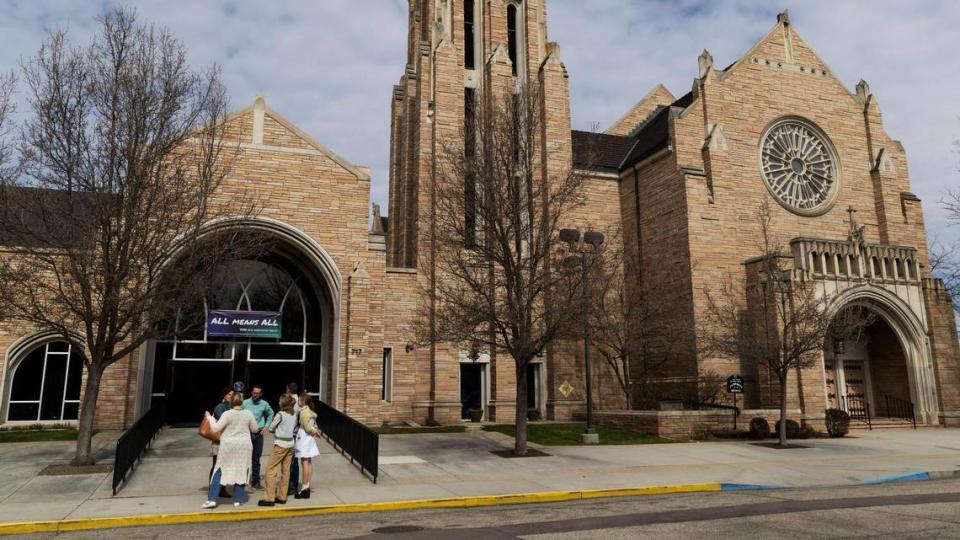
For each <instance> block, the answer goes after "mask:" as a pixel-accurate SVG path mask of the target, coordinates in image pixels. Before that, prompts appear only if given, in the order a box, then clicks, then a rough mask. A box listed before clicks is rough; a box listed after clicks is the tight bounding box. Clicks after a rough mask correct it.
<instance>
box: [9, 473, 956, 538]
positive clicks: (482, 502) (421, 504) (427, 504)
mask: <svg viewBox="0 0 960 540" xmlns="http://www.w3.org/2000/svg"><path fill="white" fill-rule="evenodd" d="M948 478H960V470H955V471H919V472H913V473H907V474H900V475H896V476H886V477H882V478H877V479H874V480H865V481H862V482H860V483H859V484H852V485H872V484H885V483H890V482H906V481H918V480H943V479H948ZM790 487H791V486H784V485H777V484H738V483H727V482H707V483H702V484H677V485H672V486H640V487H627V488H609V489H582V490H572V491H540V492H533V493H510V494H504V495H479V496H466V497H445V498H437V499H413V500H406V501H386V502H375V503H353V504H328V505H321V506H295V507H289V508H276V507H274V508H264V509H255V510H254V509H251V510H227V511H222V512H209V511H207V512H186V513H181V514H143V515H136V516H123V517H99V518H70V519H59V520H47V521H24V522H13V523H0V536H3V535H10V534H35V533H50V532H67V531H90V530H96V529H117V528H123V527H145V526H150V525H177V524H184V523H216V522H227V521H249V520H258V519H279V518H289V517H304V516H316V515H323V514H347V513H362V512H388V511H395V510H414V509H428V508H470V507H478V506H496V505H509V504H532V503H547V502H564V501H577V500H587V499H602V498H610V497H636V496H642V495H665V494H670V493H697V492H720V491H744V490H766V489H787V488H790Z"/></svg>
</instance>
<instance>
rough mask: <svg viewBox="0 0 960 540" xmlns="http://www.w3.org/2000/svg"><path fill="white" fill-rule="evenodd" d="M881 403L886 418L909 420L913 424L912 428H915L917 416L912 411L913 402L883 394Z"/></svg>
mask: <svg viewBox="0 0 960 540" xmlns="http://www.w3.org/2000/svg"><path fill="white" fill-rule="evenodd" d="M883 405H884V412H885V413H886V416H887V418H897V419H900V420H909V421H910V422H911V423H912V424H913V429H917V416H916V414H915V412H914V408H913V403H911V402H910V401H907V400H905V399H900V398H896V397H893V396H887V395H884V396H883Z"/></svg>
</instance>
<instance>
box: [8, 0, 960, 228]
mask: <svg viewBox="0 0 960 540" xmlns="http://www.w3.org/2000/svg"><path fill="white" fill-rule="evenodd" d="M113 3H114V2H102V1H86V0H84V1H80V0H73V1H68V0H0V71H2V70H7V69H11V68H14V67H15V66H16V64H17V62H18V60H19V59H20V58H21V57H23V56H25V55H30V54H32V53H33V52H34V51H35V50H36V49H37V47H39V45H40V43H41V41H42V40H43V38H44V36H45V35H46V33H47V32H49V31H50V30H51V29H52V28H55V27H57V26H60V25H66V24H68V25H69V27H70V28H71V32H72V34H73V36H74V37H75V38H76V39H78V40H85V39H86V37H87V36H89V34H90V32H91V30H92V28H93V27H94V25H95V17H96V15H97V14H98V13H101V12H102V11H103V10H104V9H106V8H107V7H109V6H110V5H112V4H113ZM128 4H130V5H133V6H135V7H136V8H137V9H138V10H139V13H140V15H141V18H143V19H145V20H149V21H152V22H154V23H157V24H159V25H163V26H167V27H168V28H170V29H171V30H172V31H173V32H174V33H176V34H177V35H178V36H179V37H180V38H181V39H182V40H183V41H184V43H185V44H186V46H187V47H188V49H189V51H190V57H191V61H192V62H193V63H195V64H196V65H198V66H199V65H201V64H209V63H212V62H217V63H219V64H221V65H222V67H223V72H224V78H225V80H226V83H227V86H228V88H229V90H230V94H231V98H232V100H233V104H234V106H237V107H239V106H242V105H246V104H248V103H249V102H251V101H252V100H253V98H254V96H255V95H256V94H257V93H258V92H259V93H262V94H264V95H265V96H266V98H267V103H268V104H269V105H270V106H271V107H273V108H274V109H276V110H277V111H279V112H280V113H281V114H283V115H285V116H286V117H287V118H289V119H290V120H292V121H293V122H295V123H296V124H298V125H299V126H300V127H301V128H303V129H304V130H306V131H307V132H308V133H310V134H312V135H313V136H314V137H316V138H317V139H318V140H319V141H321V142H322V143H323V144H325V145H327V146H329V147H330V148H331V149H333V150H334V151H336V152H337V153H339V154H341V155H343V156H344V157H345V158H347V159H349V160H350V161H353V162H354V163H358V164H364V165H369V166H370V167H371V168H372V170H373V198H374V200H375V201H381V202H382V201H384V199H385V198H386V197H385V194H386V190H387V181H388V177H387V167H386V165H387V159H388V142H389V130H388V125H389V101H390V93H391V88H392V85H393V84H395V83H396V81H397V79H398V78H399V76H400V74H401V73H402V70H403V64H404V60H405V58H404V57H405V40H406V35H405V34H406V24H407V19H406V13H407V7H406V6H407V2H406V0H310V1H308V0H302V1H294V0H274V1H270V2H265V1H254V0H243V1H229V0H203V1H198V0H144V1H136V0H131V1H130V2H128ZM783 8H789V9H790V13H791V20H792V22H793V24H794V26H795V28H796V29H797V30H798V31H799V32H800V34H801V35H802V36H804V38H805V39H806V40H807V41H808V42H809V43H810V44H811V45H812V46H813V47H814V48H815V49H816V50H817V51H818V52H819V53H820V55H821V56H822V57H823V58H824V60H825V61H826V62H827V63H828V64H829V66H830V68H831V70H832V71H833V72H834V73H835V74H837V76H839V77H840V78H841V80H842V81H843V82H844V83H845V84H846V85H847V86H848V87H849V88H853V86H854V85H855V84H856V83H857V81H858V80H859V79H861V78H863V79H865V80H867V81H868V82H869V83H870V86H871V88H872V90H873V92H874V94H875V95H876V96H877V97H878V98H879V103H880V106H881V110H882V111H883V113H884V121H885V124H886V128H887V130H888V132H889V133H890V134H891V135H892V136H893V137H894V138H899V139H900V140H902V141H903V143H904V145H905V146H906V149H907V153H908V157H909V159H910V173H911V179H912V184H913V189H914V191H915V192H916V193H917V194H918V195H919V196H920V197H921V198H922V199H923V201H924V207H925V211H926V214H927V220H928V223H929V228H930V229H931V231H930V232H931V233H932V234H934V235H940V236H941V237H942V238H944V239H956V238H958V237H960V234H958V231H960V229H954V228H949V227H946V225H945V222H944V219H943V214H942V212H941V210H940V208H939V205H938V204H937V201H938V200H939V199H940V198H941V197H942V194H943V191H944V190H945V189H946V188H947V187H949V186H952V185H957V184H958V181H960V173H958V172H957V165H958V162H960V156H958V154H957V153H956V152H955V149H954V145H953V141H954V140H955V139H956V138H957V137H958V136H960V90H958V89H960V55H958V54H957V52H956V48H957V45H958V43H957V39H956V35H957V34H956V28H957V24H958V23H960V2H955V1H952V0H940V1H932V0H910V1H903V0H869V1H867V0H859V1H853V0H780V1H769V0H709V1H707V0H699V1H698V0H589V1H584V0H550V1H549V3H548V9H549V14H548V18H549V24H550V27H549V32H550V40H551V41H557V42H559V43H560V45H561V48H562V56H563V59H564V62H565V64H566V66H567V70H568V71H569V73H570V91H571V99H572V111H573V124H574V127H575V128H579V129H591V128H592V127H593V126H599V127H600V128H601V129H604V128H606V127H607V126H608V125H609V124H610V123H611V122H613V121H614V120H616V119H617V118H618V117H619V116H620V114H622V113H623V112H624V111H625V110H627V109H628V108H629V107H630V106H631V105H632V104H633V103H634V102H636V101H637V100H638V99H639V98H640V97H642V96H643V95H644V94H645V93H646V92H647V90H649V89H650V88H651V87H652V86H653V85H654V84H656V83H658V82H662V83H664V84H665V85H666V86H667V88H669V89H670V90H671V91H672V92H673V93H674V94H675V95H678V96H679V95H681V94H683V93H685V92H686V91H687V90H689V88H690V85H691V83H692V80H693V77H694V76H695V75H696V69H697V55H698V54H699V53H700V51H701V50H703V49H704V48H707V49H709V50H710V51H711V52H712V53H713V56H714V58H715V59H716V63H717V65H721V66H723V65H727V64H729V63H730V62H733V61H734V60H736V59H737V58H738V56H739V55H740V54H742V53H744V52H745V51H746V50H747V49H748V48H749V47H750V46H751V45H752V44H753V43H754V42H755V41H756V40H757V39H759V38H760V37H761V36H762V35H764V34H765V33H766V31H767V30H769V28H770V27H771V26H772V25H773V24H774V22H775V18H776V13H777V12H779V11H781V10H782V9H783Z"/></svg>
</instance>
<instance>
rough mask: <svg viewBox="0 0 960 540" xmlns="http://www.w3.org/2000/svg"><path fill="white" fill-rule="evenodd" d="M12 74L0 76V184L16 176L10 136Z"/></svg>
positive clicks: (12, 107) (13, 78)
mask: <svg viewBox="0 0 960 540" xmlns="http://www.w3.org/2000/svg"><path fill="white" fill-rule="evenodd" d="M16 82H17V80H16V77H15V76H14V74H13V73H7V74H0V182H2V181H5V180H8V179H9V178H11V177H13V176H14V175H15V174H16V168H15V164H14V161H15V160H14V155H13V147H12V145H11V141H10V135H11V133H12V132H13V124H12V122H13V119H12V117H13V112H14V105H13V90H14V88H15V85H16Z"/></svg>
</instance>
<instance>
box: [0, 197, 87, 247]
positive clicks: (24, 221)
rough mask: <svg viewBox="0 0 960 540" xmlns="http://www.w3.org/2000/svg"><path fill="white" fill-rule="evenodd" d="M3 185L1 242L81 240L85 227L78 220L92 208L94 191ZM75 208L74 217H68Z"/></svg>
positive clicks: (35, 244) (62, 243) (32, 244)
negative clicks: (80, 236) (80, 227)
mask: <svg viewBox="0 0 960 540" xmlns="http://www.w3.org/2000/svg"><path fill="white" fill-rule="evenodd" d="M0 189H3V190H4V191H3V192H2V193H0V246H10V247H15V246H19V247H62V246H69V245H76V244H77V243H78V242H79V241H80V238H79V237H78V235H82V234H83V231H81V230H78V227H77V224H78V223H83V222H85V221H86V220H84V219H82V216H83V215H84V214H86V213H89V212H91V205H92V203H93V200H92V198H91V196H90V195H87V194H84V193H76V192H74V193H73V194H67V193H66V192H64V191H60V190H54V189H41V188H33V187H24V186H7V187H3V188H0ZM71 212H72V213H74V217H68V216H69V214H70V213H71ZM76 216H81V219H77V217H76Z"/></svg>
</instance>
